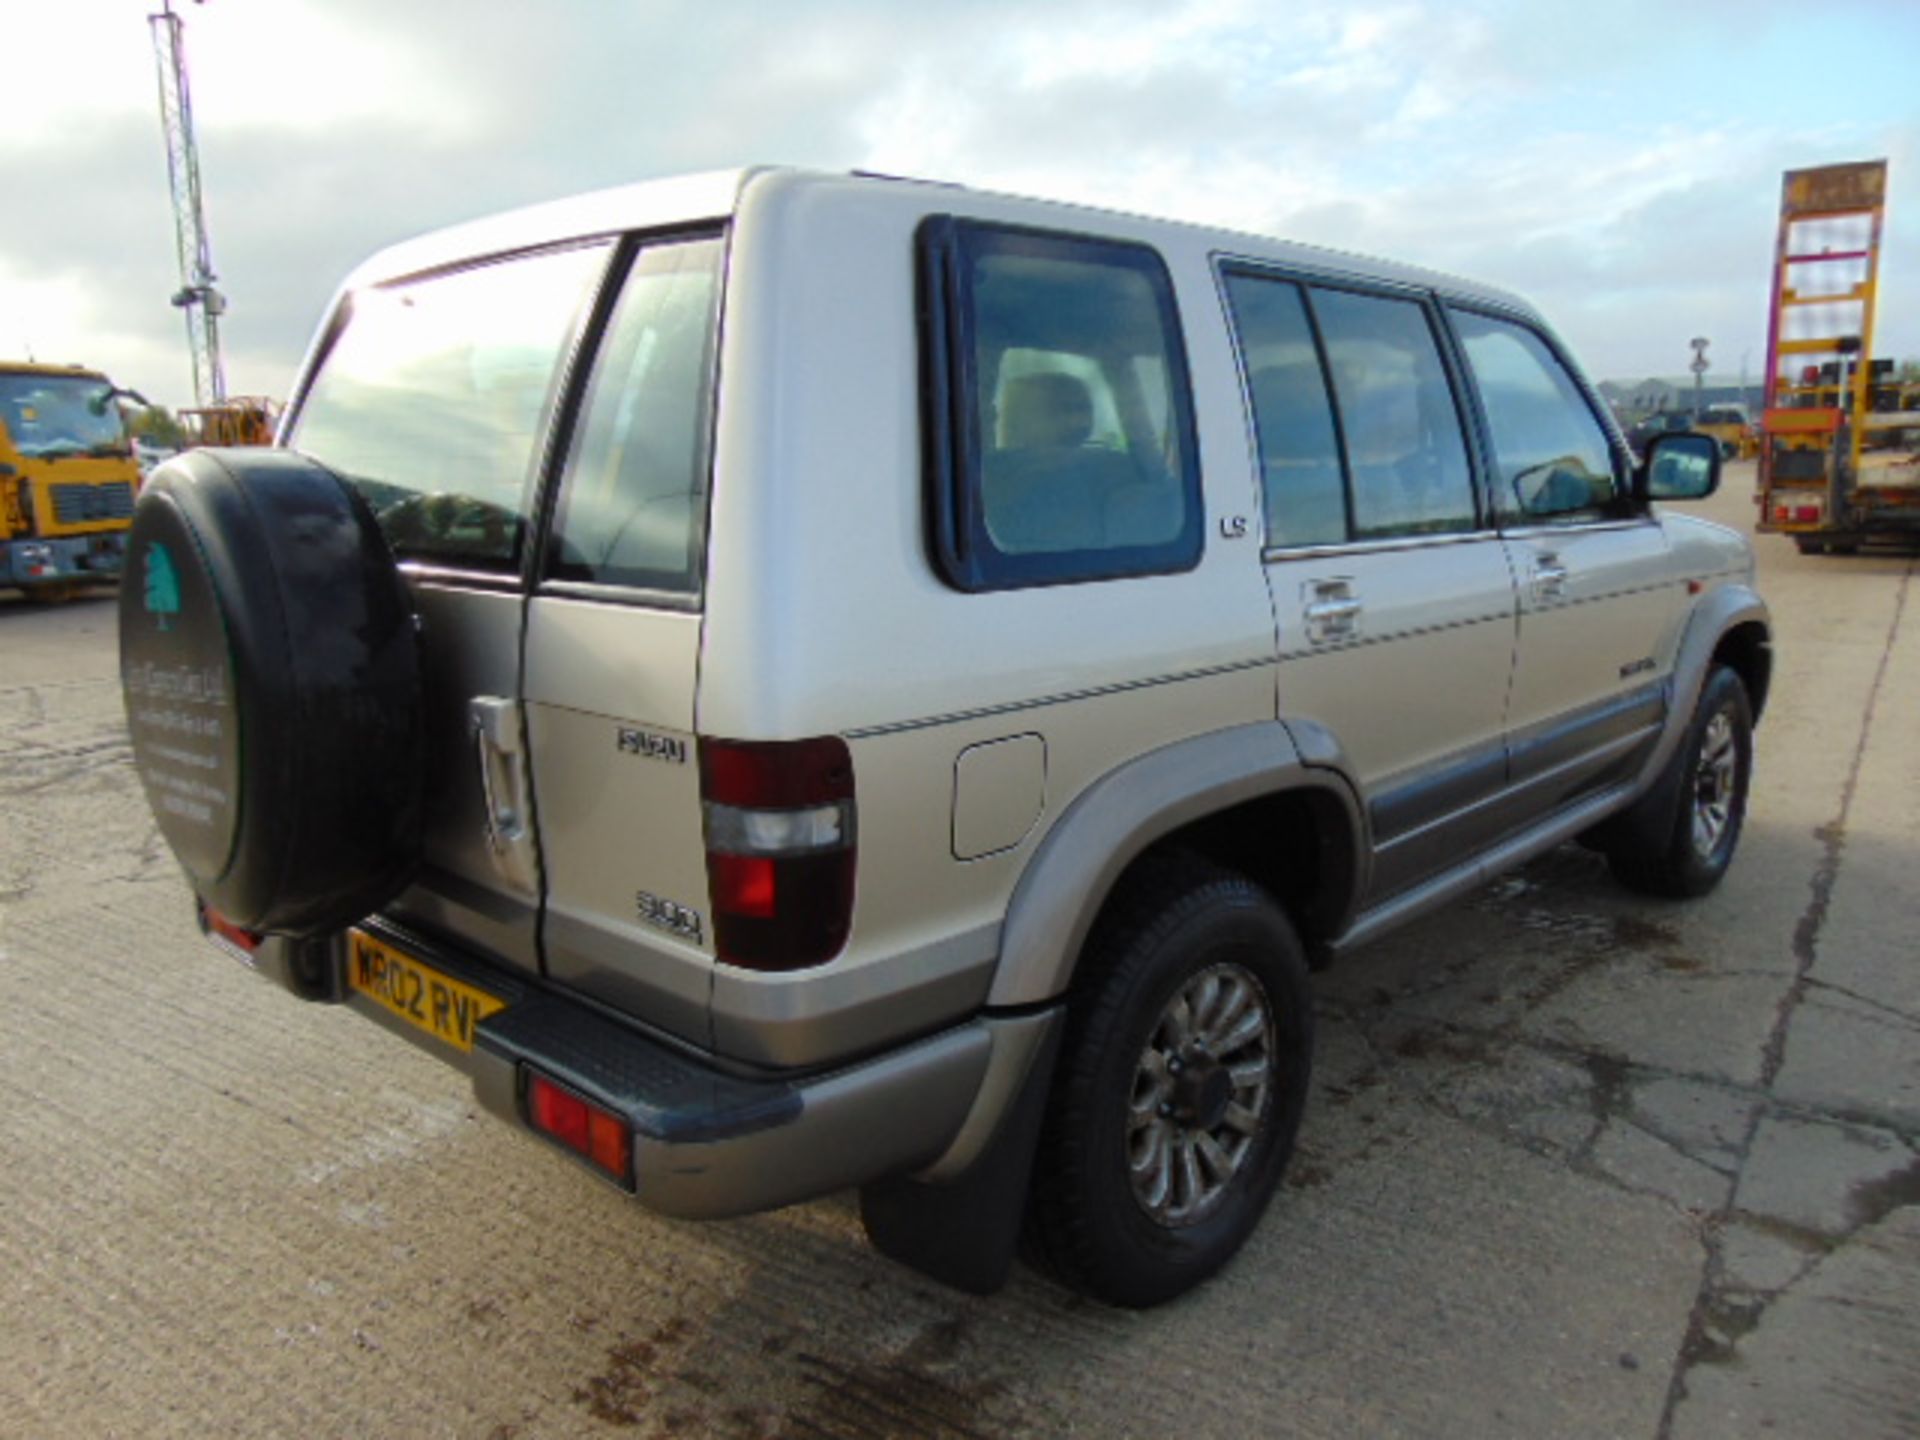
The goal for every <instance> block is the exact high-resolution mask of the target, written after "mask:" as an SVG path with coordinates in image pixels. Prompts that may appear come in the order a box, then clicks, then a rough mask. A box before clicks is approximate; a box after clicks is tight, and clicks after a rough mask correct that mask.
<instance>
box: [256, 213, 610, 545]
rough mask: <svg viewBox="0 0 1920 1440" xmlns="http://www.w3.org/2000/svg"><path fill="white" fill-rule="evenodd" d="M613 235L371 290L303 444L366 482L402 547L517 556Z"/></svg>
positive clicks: (299, 434)
mask: <svg viewBox="0 0 1920 1440" xmlns="http://www.w3.org/2000/svg"><path fill="white" fill-rule="evenodd" d="M608 248H609V247H607V246H605V245H592V246H583V247H578V248H574V249H568V250H559V251H548V252H544V253H541V254H538V255H532V256H524V257H520V258H516V259H512V260H504V261H499V262H496V263H493V264H489V265H483V266H479V267H476V268H474V269H470V270H460V271H455V272H452V273H449V274H444V275H435V276H430V277H428V278H426V279H422V280H415V281H408V282H406V283H403V284H399V285H392V286H382V287H380V288H377V289H371V290H364V291H361V292H359V293H358V294H355V295H354V296H353V297H352V299H351V301H350V302H349V303H350V309H349V311H348V314H347V318H346V322H345V325H344V327H343V328H342V329H341V330H340V331H339V333H338V334H337V335H336V336H335V338H334V341H333V344H332V346H331V347H330V348H329V349H328V351H327V354H326V356H325V358H324V359H323V360H322V362H321V365H320V370H319V374H318V375H317V377H316V378H315V380H314V382H313V384H312V385H311V386H310V387H309V389H308V391H307V394H306V398H305V399H304V400H303V401H302V403H301V406H300V413H299V416H298V419H297V421H296V423H295V426H294V429H293V433H292V437H291V441H292V444H293V446H294V447H295V448H296V449H299V450H301V451H303V452H305V453H306V454H308V455H311V456H313V457H314V458H315V459H317V460H319V461H321V462H322V463H323V464H325V465H327V466H328V467H330V468H331V469H333V470H335V471H336V472H338V473H339V474H341V475H343V476H344V477H345V478H346V479H347V480H348V481H349V482H351V483H352V484H353V486H354V487H355V488H356V489H358V490H359V491H360V493H361V494H362V495H363V496H365V497H366V500H367V502H368V504H370V505H371V506H372V507H373V511H374V513H375V515H377V516H378V517H379V520H380V528H381V529H382V530H383V531H385V532H386V536H387V541H388V543H389V544H391V545H392V546H393V548H394V551H395V553H397V554H399V555H403V556H413V557H416V558H420V559H430V560H436V561H441V562H446V563H453V564H461V565H477V566H481V567H485V568H496V567H498V568H507V567H511V566H513V565H515V564H517V562H518V560H519V556H520V546H521V541H522V539H523V537H524V535H525V532H526V527H527V524H528V520H529V517H530V515H531V514H532V506H533V494H534V485H535V472H536V468H537V465H538V458H539V457H538V456H537V454H536V449H537V445H538V441H539V438H540V436H541V435H542V434H543V433H544V432H545V429H546V424H547V419H548V416H549V413H550V411H551V409H552V407H553V402H554V399H555V396H556V393H557V390H558V385H559V376H560V371H561V368H562V367H561V361H562V359H563V357H564V356H565V354H566V351H567V347H568V342H569V340H570V338H571V336H572V334H573V331H574V326H575V323H576V320H577V318H578V317H579V316H580V315H581V314H582V313H583V312H584V310H585V307H586V304H587V301H588V298H589V296H590V294H591V291H592V288H593V286H594V283H595V282H596V281H597V280H598V278H599V277H600V274H601V272H602V270H603V269H604V268H605V265H606V260H607V252H608Z"/></svg>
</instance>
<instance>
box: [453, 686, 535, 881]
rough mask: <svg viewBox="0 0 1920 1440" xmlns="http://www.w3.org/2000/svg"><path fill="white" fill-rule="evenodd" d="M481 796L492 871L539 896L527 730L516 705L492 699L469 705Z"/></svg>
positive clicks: (487, 697) (485, 697) (478, 699)
mask: <svg viewBox="0 0 1920 1440" xmlns="http://www.w3.org/2000/svg"><path fill="white" fill-rule="evenodd" d="M467 713H468V718H469V722H470V724H471V726H472V730H473V741H474V751H475V758H476V759H477V760H478V761H479V764H480V794H481V797H482V803H483V805H484V808H485V810H486V839H487V851H488V853H489V854H490V855H491V856H492V857H493V868H494V869H495V870H496V871H498V872H499V875H500V878H501V879H502V880H505V881H506V882H507V883H508V884H509V885H511V886H512V887H513V888H514V890H516V891H517V892H518V893H519V894H520V895H522V896H523V897H525V898H527V899H529V900H531V899H536V898H538V896H539V894H540V857H539V852H538V850H537V849H536V848H535V841H534V833H533V794H532V786H531V784H530V783H529V780H528V775H527V748H526V729H525V725H524V723H523V722H522V720H521V716H520V702H519V701H517V700H503V699H499V698H497V697H495V696H491V695H481V696H476V697H474V699H473V701H472V702H471V703H470V705H469V706H468V711H467Z"/></svg>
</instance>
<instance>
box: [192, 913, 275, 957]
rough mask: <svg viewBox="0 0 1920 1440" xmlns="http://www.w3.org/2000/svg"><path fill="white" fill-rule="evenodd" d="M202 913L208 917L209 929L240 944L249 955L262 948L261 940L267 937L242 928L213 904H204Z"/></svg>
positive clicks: (223, 938) (229, 942)
mask: <svg viewBox="0 0 1920 1440" xmlns="http://www.w3.org/2000/svg"><path fill="white" fill-rule="evenodd" d="M200 913H201V914H202V915H204V916H205V917H206V920H207V929H209V930H211V931H212V932H213V933H214V934H216V935H218V936H219V937H220V938H221V939H222V940H224V941H226V942H227V943H228V944H229V945H237V946H239V948H240V949H242V950H244V951H246V952H247V953H248V954H249V955H251V954H252V953H253V952H254V951H256V950H258V949H259V948H260V942H261V940H262V939H264V938H265V937H264V936H262V935H259V934H257V933H255V932H254V931H252V930H242V929H241V928H240V927H239V926H238V925H236V924H234V923H233V922H232V921H231V920H229V919H227V917H226V916H224V915H222V914H221V913H220V912H219V911H218V910H216V909H214V908H213V907H212V906H211V905H202V906H201V907H200Z"/></svg>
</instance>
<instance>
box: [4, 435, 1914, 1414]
mask: <svg viewBox="0 0 1920 1440" xmlns="http://www.w3.org/2000/svg"><path fill="white" fill-rule="evenodd" d="M1749 477H1750V467H1747V466H1737V467H1734V469H1733V471H1732V474H1731V475H1730V478H1729V482H1728V485H1727V490H1726V493H1725V494H1723V495H1722V496H1720V497H1718V498H1717V499H1716V500H1715V501H1713V502H1710V503H1709V505H1708V506H1707V507H1706V509H1707V510H1708V512H1709V513H1711V514H1715V515H1718V516H1720V517H1722V518H1726V519H1729V520H1730V521H1732V522H1734V523H1740V524H1746V523H1749V518H1750V515H1751V507H1750V505H1749V503H1748V499H1747V497H1748V494H1749V493H1750V488H1751V485H1750V478H1749ZM1759 549H1760V555H1761V565H1762V585H1763V588H1764V590H1765V591H1766V593H1767V595H1768V597H1769V599H1770V600H1771V602H1772V604H1773V606H1774V609H1775V617H1776V620H1777V624H1778V638H1779V670H1778V681H1777V683H1776V686H1775V692H1774V698H1773V701H1772V706H1771V708H1770V711H1769V713H1768V715H1767V718H1766V723H1765V724H1764V725H1763V726H1762V728H1761V730H1760V739H1759V760H1758V780H1757V787H1756V789H1755V792H1754V796H1753V806H1752V812H1751V814H1750V816H1749V820H1748V827H1747V833H1746V838H1745V842H1744V845H1743V849H1742V852H1741V855H1740V858H1739V860H1738V861H1737V863H1736V864H1735V866H1734V869H1733V872H1732V874H1731V876H1730V877H1729V879H1728V880H1727V882H1726V884H1725V885H1724V886H1723V887H1722V888H1721V889H1720V890H1719V891H1717V892H1716V893H1715V894H1714V895H1712V896H1711V897H1709V898H1707V899H1706V900H1704V901H1700V902H1696V903H1692V904H1663V903H1656V902H1651V901H1648V900H1644V899H1639V898H1636V897H1633V896H1631V895H1629V894H1627V893H1625V892H1623V891H1621V890H1619V889H1617V888H1615V887H1614V886H1613V885H1612V884H1611V883H1610V882H1609V881H1608V879H1607V877H1606V875H1605V873H1604V868H1603V867H1602V866H1601V865H1600V864H1599V863H1598V862H1597V861H1596V860H1595V859H1594V858H1593V857H1592V856H1589V855H1587V854H1586V853H1585V852H1582V851H1579V850H1577V849H1568V850H1565V851H1562V852H1559V853H1556V854H1553V855H1551V856H1549V857H1547V858H1545V859H1544V860H1542V861H1540V862H1539V863H1536V864H1534V865H1532V866H1531V867H1529V868H1528V869H1526V870H1525V871H1523V872H1521V873H1519V874H1517V875H1514V876H1511V877H1509V878H1507V879H1505V880H1503V881H1501V882H1499V883H1497V884H1495V885H1493V886H1492V887H1490V888H1489V889H1487V890H1485V891H1484V892H1482V893H1480V894H1479V895H1478V896H1476V897H1475V898H1473V899H1471V900H1469V901H1467V902H1465V903H1462V904H1460V905H1457V906H1455V907H1454V908H1452V909H1451V910H1449V911H1447V912H1445V913H1443V914H1441V915H1439V916H1436V917H1433V918H1431V919H1429V920H1427V921H1425V922H1423V923H1421V924H1419V925H1418V926H1416V927H1414V928H1412V929H1410V930H1408V931H1405V932H1403V933H1401V934H1400V935H1398V936H1396V937H1394V938H1392V939H1390V940H1388V941H1385V942H1383V943H1381V944H1380V945H1378V946H1377V947H1375V948H1374V949H1372V950H1371V951H1368V952H1366V953H1364V954H1363V955H1360V956H1358V957H1355V958H1354V959H1353V960H1352V961H1351V962H1349V963H1347V964H1345V965H1344V966H1342V967H1340V968H1337V969H1336V970H1335V971H1333V972H1331V973H1329V974H1328V975H1326V976H1324V977H1322V981H1321V986H1320V997H1321V1005H1322V1010H1323V1015H1322V1025H1321V1037H1322V1039H1321V1053H1320V1057H1319V1072H1318V1081H1317V1085H1316V1090H1315V1093H1314V1095H1313V1098H1312V1102H1311V1105H1310V1107H1309V1111H1308V1116H1307V1124H1306V1131H1305V1139H1304V1142H1303V1149H1302V1152H1301V1154H1300V1156H1299V1158H1298V1160H1297V1161H1296V1163H1295V1166H1294V1168H1293V1170H1292V1172H1291V1175H1290V1177H1289V1181H1288V1184H1287V1187H1286V1188H1285V1189H1284V1191H1283V1192H1282V1193H1281V1195H1280V1196H1279V1197H1278V1199H1277V1201H1276V1203H1275V1205H1274V1207H1273V1209H1272V1211H1271V1212H1270V1214H1269V1215H1268V1217H1267V1219H1266V1221H1265V1223H1264V1224H1263V1225H1262V1227H1261V1228H1260V1230H1259V1232H1258V1234H1257V1235H1256V1236H1255V1238H1254V1239H1253V1241H1252V1242H1251V1244H1250V1245H1249V1247H1248V1249H1247V1250H1246V1251H1245V1252H1244V1253H1243V1255H1242V1256H1241V1257H1240V1259H1239V1260H1238V1262H1237V1263H1236V1264H1235V1265H1233V1266H1232V1267H1231V1268H1230V1269H1229V1270H1228V1271H1227V1272H1226V1273H1225V1274H1224V1275H1223V1276H1221V1277H1220V1278H1219V1279H1218V1280H1216V1281H1215V1282H1213V1283H1211V1284H1209V1285H1207V1286H1205V1287H1203V1288H1202V1289H1201V1290H1200V1291H1198V1292H1197V1293H1195V1294H1194V1295H1192V1296H1190V1297H1189V1298H1187V1299H1185V1300H1183V1301H1181V1302H1180V1303H1178V1304H1175V1305H1173V1306H1170V1307H1168V1308H1165V1309H1162V1310H1159V1311H1156V1312H1153V1313H1149V1314H1131V1313H1122V1312H1118V1311H1114V1310H1108V1309H1104V1308H1101V1307H1099V1306H1096V1305H1092V1304H1088V1303H1085V1302H1082V1301H1080V1300H1077V1299H1075V1298H1073V1297H1071V1296H1069V1295H1067V1294H1065V1293H1063V1292H1062V1291H1060V1290H1059V1289H1057V1288H1055V1287H1053V1286H1052V1285H1051V1284H1049V1283H1047V1282H1045V1281H1043V1280H1041V1279H1039V1278H1037V1277H1035V1276H1033V1275H1031V1274H1027V1273H1025V1272H1022V1273H1020V1274H1018V1275H1017V1276H1016V1278H1015V1280H1014V1282H1013V1284H1012V1285H1011V1286H1010V1287H1009V1288H1008V1290H1007V1291H1006V1292H1005V1293H1003V1294H1001V1295H999V1296H997V1297H994V1298H991V1299H974V1298H969V1297H965V1296H960V1295H956V1294H952V1293H949V1292H946V1291H944V1290H941V1289H939V1288H937V1287H935V1286H934V1285H932V1284H930V1283H927V1282H924V1281H922V1280H921V1279H919V1278H918V1277H916V1276H915V1275H913V1274H911V1273H908V1272H906V1271H904V1270H901V1269H898V1268H895V1267H893V1266H891V1265H889V1264H888V1263H886V1262H885V1261H883V1260H881V1259H879V1258H878V1257H877V1256H875V1255H874V1254H873V1253H872V1252H870V1251H869V1250H868V1249H867V1248H866V1246H865V1244H864V1243H863V1242H862V1240H861V1237H860V1230H859V1224H858V1220H857V1218H856V1216H855V1214H854V1210H853V1207H852V1204H851V1202H850V1199H848V1198H845V1197H842V1198H837V1199H833V1200H828V1201H823V1202H821V1203H818V1204H814V1205H809V1206H804V1207H800V1208H797V1209H793V1210H790V1211H786V1212H783V1213H780V1214H775V1215H767V1216H762V1217H758V1218H754V1219H749V1220H742V1221H737V1222H731V1223H726V1224H716V1225H706V1226H693V1225H686V1224H676V1223H673V1222H669V1221H665V1220H661V1219H657V1218H655V1217H653V1216H650V1215H648V1214H646V1213H644V1212H642V1211H640V1210H638V1209H636V1208H634V1207H633V1206H632V1205H630V1204H629V1203H627V1202H625V1201H623V1200H622V1199H621V1198H620V1197H619V1196H618V1195H616V1194H615V1193H613V1192H612V1191H610V1190H609V1189H606V1188H604V1187H602V1186H600V1185H599V1184H597V1183H596V1182H594V1181H592V1180H591V1179H590V1178H589V1177H588V1176H586V1175H585V1174H584V1173H583V1172H582V1171H581V1170H579V1169H577V1168H576V1167H575V1166H573V1165H572V1164H570V1163H568V1162H567V1161H565V1160H564V1159H562V1158H560V1157H559V1156H557V1155H556V1154H554V1153H551V1152H549V1151H547V1150H546V1149H544V1148H543V1147H541V1146H539V1145H538V1144H536V1143H534V1142H532V1141H530V1140H528V1139H525V1138H522V1137H519V1136H516V1135H514V1134H512V1133H510V1132H509V1131H508V1130H507V1129H506V1128H504V1127H502V1126H500V1125H499V1124H497V1123H495V1122H493V1121H492V1120H490V1119H487V1118H484V1117H482V1116H480V1115H478V1114H476V1111H475V1107H474V1105H473V1103H472V1101H471V1099H470V1098H469V1096H468V1094H467V1093H466V1091H465V1089H464V1087H463V1082H462V1081H460V1080H459V1079H458V1078H457V1077H456V1076H455V1075H454V1074H453V1072H451V1071H449V1070H446V1069H443V1068H442V1067H440V1066H439V1065H437V1064H436V1063H435V1062H434V1061H432V1060H431V1059H429V1058H427V1057H426V1056H424V1055H422V1054H421V1053H419V1052H418V1051H416V1050H414V1049H413V1048H412V1047H409V1046H407V1045H404V1044H402V1043H400V1042H399V1041H397V1040H395V1039H393V1038H392V1037H391V1036H389V1035H388V1034H386V1033H385V1032H384V1031H382V1030H380V1029H379V1028H378V1027H376V1026H372V1025H369V1024H367V1023H365V1022H364V1021H363V1020H360V1019H358V1018H356V1017H354V1016H352V1015H350V1014H347V1013H345V1012H344V1011H336V1010H329V1009H325V1008H320V1007H310V1006H303V1005H301V1004H299V1003H297V1002H295V1001H294V1000H292V999H291V998H289V997H287V996H285V995H282V994H280V993H278V992H276V991H274V990H272V989H270V988H269V987H267V986H265V985H262V984H259V983H258V982H255V981H253V980H250V979H248V978H247V977H246V976H245V975H243V974H241V973H240V972H239V971H237V970H236V969H235V967H234V966H233V965H232V963H231V962H230V961H228V960H226V959H223V958H222V957H221V956H220V955H218V954H216V953H215V952H214V951H212V950H211V949H210V948H208V947H207V946H206V945H205V944H203V943H202V942H201V941H200V940H199V939H198V937H197V935H196V934H195V933H194V928H193V925H192V923H191V921H190V918H189V915H188V910H187V899H186V890H185V887H184V886H183V884H182V883H181V880H180V877H179V874H178V872H177V871H176V869H175V867H174V865H173V862H172V860H171V859H170V857H169V856H168V854H167V853H166V851H165V850H164V848H163V847H162V846H161V845H160V843H159V842H158V840H157V838H156V836H155V832H154V829H153V826H152V824H151V822H150V821H149V819H148V816H147V812H146V809H145V806H144V804H143V802H142V799H141V796H140V792H139V789H138V786H137V784H136V782H135V780H134V777H133V775H132V772H131V771H130V769H129V767H128V759H127V749H126V745H125V742H124V739H123V735H122V730H121V722H120V702H119V694H118V689H117V686H116V681H115V654H114V633H113V608H112V602H111V600H110V598H106V597H101V598H95V599H90V600H81V601H77V602H74V603H72V604H70V605H67V606H63V607H59V608H54V609H46V610H41V609H35V608H31V607H28V606H26V605H23V604H20V603H17V602H14V601H11V600H0V657H3V658H0V804H3V805H4V811H5V821H4V827H3V828H0V1096H3V1097H4V1099H3V1100H0V1162H3V1163H4V1164H5V1165H6V1167H7V1170H8V1172H9V1173H8V1180H7V1183H6V1185H5V1187H4V1190H3V1191H0V1196H4V1199H0V1435H4V1436H23V1437H25V1436H33V1437H40V1436H87V1437H95V1436H115V1435H124V1436H141V1437H152V1436H173V1435H180V1436H205V1435H244V1436H254V1435H260V1436H268V1435H288V1436H302V1437H309V1436H320V1435H328V1436H332V1435H341V1436H397V1435H409V1436H412V1435H421V1436H437V1435H447V1436H473V1437H492V1440H507V1437H515V1440H520V1437H535V1436H572V1435H600V1434H615V1433H621V1434H636V1435H708V1434H713V1435H722V1436H739V1437H760V1436H775V1435H780V1436H796V1437H821V1436H846V1437H856V1436H857V1437H879V1436H938V1437H974V1440H981V1437H1001V1436H1054V1435H1070V1434H1077V1435H1125V1436H1132V1435H1142V1436H1145V1435H1164V1434H1177V1435H1180V1436H1182V1437H1185V1440H1199V1437H1205V1436H1243V1435H1251V1434H1266V1435H1303V1436H1338V1437H1356V1436H1369V1437H1373V1436H1401V1435H1405V1436H1439V1437H1448V1436H1459V1437H1471V1440H1488V1437H1497V1436H1528V1437H1539V1436H1554V1437H1575V1436H1629V1437H1647V1440H1654V1437H1662V1440H1664V1437H1674V1440H1696V1437H1699V1440H1705V1437H1720V1436H1751V1435H1753V1434H1755V1433H1758V1432H1761V1431H1765V1432H1767V1433H1770V1434H1773V1435H1778V1436H1840V1435H1844V1436H1848V1437H1863V1440H1864V1437H1874V1436H1888V1437H1892V1436H1912V1435H1914V1434H1916V1433H1920V964H1916V961H1915V957H1916V950H1917V949H1920V946H1917V945H1916V935H1917V934H1920V805H1916V803H1915V800H1916V797H1917V796H1920V743H1917V741H1920V737H1916V735H1915V732H1914V725H1915V717H1916V716H1917V715H1920V614H1917V613H1912V612H1914V611H1920V600H1911V601H1910V592H1911V589H1912V581H1913V576H1914V569H1915V566H1914V564H1913V563H1912V562H1910V561H1909V560H1906V559H1891V558H1871V557H1864V558H1863V557H1854V558H1847V559H1840V558H1827V559H1813V558H1803V557H1801V556H1800V555H1798V554H1797V553H1796V552H1795V551H1794V549H1793V547H1792V546H1791V545H1790V544H1788V543H1787V542H1786V541H1784V540H1782V539H1779V538H1777V537H1762V538H1761V539H1760V541H1759Z"/></svg>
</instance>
